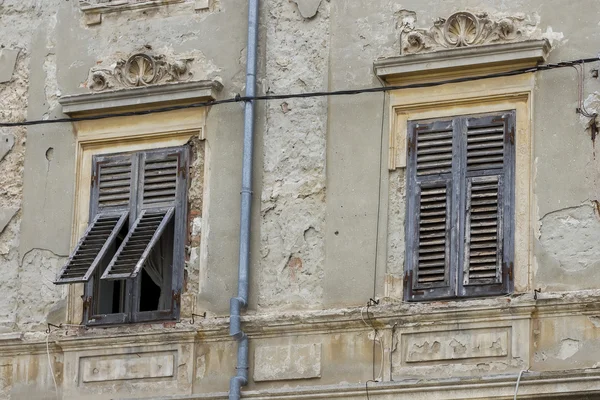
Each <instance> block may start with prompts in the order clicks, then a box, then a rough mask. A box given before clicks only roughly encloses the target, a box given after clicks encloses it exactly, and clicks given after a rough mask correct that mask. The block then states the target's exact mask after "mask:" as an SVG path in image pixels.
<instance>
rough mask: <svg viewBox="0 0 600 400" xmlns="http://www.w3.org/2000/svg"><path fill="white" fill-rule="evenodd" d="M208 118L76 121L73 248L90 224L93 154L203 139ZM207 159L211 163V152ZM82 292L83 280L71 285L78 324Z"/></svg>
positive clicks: (197, 113) (181, 114)
mask: <svg viewBox="0 0 600 400" xmlns="http://www.w3.org/2000/svg"><path fill="white" fill-rule="evenodd" d="M205 119H206V111H205V110H204V109H184V110H177V111H170V112H165V113H157V114H149V115H143V116H131V117H118V118H107V119H100V120H94V121H82V122H77V123H75V124H74V125H75V131H76V134H77V143H76V161H75V168H76V171H75V176H76V179H75V199H74V201H75V203H74V213H73V225H72V229H71V232H72V235H71V248H74V246H75V245H76V243H77V241H78V240H79V237H80V236H81V235H82V234H83V232H84V231H85V228H86V227H87V224H88V217H89V215H88V214H89V201H90V189H91V187H90V182H91V179H92V157H93V156H94V155H97V154H109V153H119V152H127V151H139V150H150V149H157V148H163V147H172V146H181V145H183V144H185V143H187V142H188V141H189V140H190V138H192V137H193V136H198V137H200V139H204V125H205ZM206 147H208V146H206ZM205 162H206V163H208V154H206V157H205ZM207 169H208V168H205V170H207ZM206 203H207V202H206ZM206 212H207V210H206V207H205V210H203V216H206V215H207V214H206ZM207 219H208V218H204V220H207ZM202 235H203V237H202V242H204V241H205V238H204V231H203V232H202ZM82 294H83V284H77V285H69V289H68V314H67V317H68V321H69V323H72V324H78V323H80V322H81V321H82V318H83V302H82V299H81V296H82ZM183 311H184V310H182V313H183Z"/></svg>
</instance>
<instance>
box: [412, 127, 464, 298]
mask: <svg viewBox="0 0 600 400" xmlns="http://www.w3.org/2000/svg"><path fill="white" fill-rule="evenodd" d="M453 130H454V129H453V123H452V121H436V122H431V123H426V122H420V123H410V124H409V132H408V133H409V135H408V138H409V146H408V163H409V164H408V173H407V179H408V185H407V192H408V198H407V201H408V207H407V210H408V212H407V225H406V227H407V230H406V237H407V252H406V265H407V270H406V275H405V279H404V281H405V293H406V294H407V299H408V300H420V299H426V298H444V297H450V296H452V295H453V285H452V282H453V280H454V277H455V271H454V270H453V269H452V268H451V266H452V264H453V258H454V256H455V255H454V254H453V252H452V241H453V239H454V236H455V234H453V231H454V229H455V227H456V224H455V223H453V219H454V217H453V214H452V212H451V210H452V205H453V201H455V200H454V197H455V196H454V195H455V193H454V192H455V190H454V187H453V175H452V171H453V164H454V163H455V161H454V159H453V154H454V148H455V143H454V140H453V137H454V134H453Z"/></svg>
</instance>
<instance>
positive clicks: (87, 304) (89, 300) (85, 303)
mask: <svg viewBox="0 0 600 400" xmlns="http://www.w3.org/2000/svg"><path fill="white" fill-rule="evenodd" d="M91 306H92V297H91V296H88V297H85V298H84V299H83V312H84V313H85V312H89V310H90V308H91ZM88 316H89V315H88Z"/></svg>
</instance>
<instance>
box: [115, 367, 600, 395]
mask: <svg viewBox="0 0 600 400" xmlns="http://www.w3.org/2000/svg"><path fill="white" fill-rule="evenodd" d="M517 378H518V375H500V376H490V377H482V378H476V379H473V378H464V379H462V378H452V379H444V380H418V381H407V382H382V383H373V382H369V383H368V385H369V386H368V389H369V398H370V399H373V400H374V399H378V400H396V399H402V400H421V399H436V400H458V399H460V400H466V399H473V400H475V399H477V400H479V399H497V400H500V399H502V400H508V399H512V398H513V396H514V393H515V386H516V384H517ZM597 394H600V369H596V370H571V371H557V372H555V371H553V372H534V371H528V372H525V373H524V374H523V376H522V378H521V382H520V384H519V393H518V398H519V399H520V400H525V399H545V400H563V399H573V400H575V399H579V400H581V399H587V398H588V397H586V396H590V397H589V398H590V399H591V398H596V397H595V395H597ZM592 396H594V397H592ZM243 397H244V398H245V399H246V398H247V399H254V400H291V399H294V400H298V399H305V400H309V399H310V400H322V399H325V398H327V399H361V400H362V399H365V397H366V391H365V383H359V384H355V385H327V386H325V385H324V386H310V387H299V388H296V389H289V388H286V389H272V390H260V391H244V396H243ZM227 398H228V397H227V393H210V394H199V395H195V396H182V397H168V398H165V397H153V398H147V399H142V400H167V399H168V400H208V399H211V400H217V399H227ZM122 400H127V399H122ZM129 400H133V399H129Z"/></svg>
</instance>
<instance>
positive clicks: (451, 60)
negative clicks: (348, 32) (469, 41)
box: [373, 39, 550, 82]
mask: <svg viewBox="0 0 600 400" xmlns="http://www.w3.org/2000/svg"><path fill="white" fill-rule="evenodd" d="M549 52H550V43H549V42H548V41H547V40H545V39H544V40H528V41H523V42H515V43H506V44H489V45H481V46H473V47H463V48H456V49H452V50H441V51H434V52H430V53H420V54H410V55H406V56H395V57H389V58H383V59H380V60H377V61H375V62H374V63H373V65H374V69H375V74H376V75H377V76H378V77H380V78H382V79H384V80H386V81H388V82H391V81H399V80H403V79H405V78H406V79H408V78H414V77H415V76H420V77H425V76H429V77H432V78H435V75H442V76H445V75H452V74H453V73H456V72H457V71H460V74H461V75H465V69H466V70H467V71H468V70H472V69H476V70H477V69H490V70H492V71H494V70H495V69H498V68H499V67H500V68H502V67H503V68H504V69H506V70H509V69H516V68H524V67H527V66H535V65H537V64H538V63H540V62H543V61H545V60H546V58H547V56H548V53H549ZM432 80H433V79H432Z"/></svg>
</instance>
